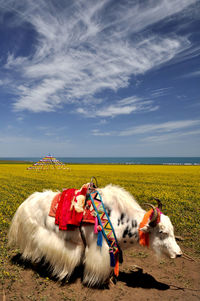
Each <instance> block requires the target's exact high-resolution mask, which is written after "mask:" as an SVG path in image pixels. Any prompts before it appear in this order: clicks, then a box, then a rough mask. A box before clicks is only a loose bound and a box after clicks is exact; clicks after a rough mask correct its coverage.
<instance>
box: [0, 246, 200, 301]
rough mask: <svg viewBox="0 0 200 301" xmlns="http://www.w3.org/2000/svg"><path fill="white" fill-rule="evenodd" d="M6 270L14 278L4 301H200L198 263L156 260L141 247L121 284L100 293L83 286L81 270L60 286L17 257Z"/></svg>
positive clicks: (1, 296)
mask: <svg viewBox="0 0 200 301" xmlns="http://www.w3.org/2000/svg"><path fill="white" fill-rule="evenodd" d="M187 253H188V251H187ZM135 265H137V266H138V267H135ZM7 270H9V271H10V272H11V274H12V273H14V274H15V277H14V278H13V277H9V275H8V278H7V279H5V280H4V283H3V284H2V289H1V292H0V300H3V301H8V300H9V301H12V300H36V301H39V300H40V301H46V300H50V301H51V300H67V301H70V300H71V301H75V300H82V301H84V300H90V301H93V300H99V299H101V300H106V301H107V300H108V301H111V300H112V301H115V300H116V301H119V300H133V299H137V300H141V301H142V300H159V301H160V300H161V299H162V300H190V301H192V300H200V272H199V271H200V260H199V259H196V260H195V261H188V260H186V259H184V258H177V259H176V260H170V259H167V258H162V259H157V258H156V257H155V255H154V254H153V253H152V252H151V251H150V250H147V249H144V248H141V247H140V246H137V247H134V248H132V249H129V250H127V251H125V252H124V263H123V264H122V265H121V267H120V274H119V279H118V282H117V283H116V284H110V285H109V287H103V288H98V289H94V288H87V287H84V286H83V285H82V283H81V275H82V269H78V270H77V271H76V273H75V274H74V277H73V278H72V279H71V281H70V282H69V283H66V282H65V283H60V282H57V281H56V280H54V279H50V278H49V275H48V273H47V270H46V267H44V266H39V267H38V266H37V267H34V266H32V265H30V264H24V263H23V262H22V261H20V259H19V257H18V256H14V257H11V258H10V259H8V261H7Z"/></svg>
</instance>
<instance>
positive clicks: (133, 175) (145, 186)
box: [0, 164, 200, 277]
mask: <svg viewBox="0 0 200 301" xmlns="http://www.w3.org/2000/svg"><path fill="white" fill-rule="evenodd" d="M28 166H30V165H28V164H0V254H1V255H0V261H1V262H4V260H5V256H6V257H9V256H10V255H9V254H11V253H9V252H11V250H9V249H8V248H7V232H8V227H9V224H10V222H11V219H12V217H13V215H14V213H15V211H16V209H17V207H18V206H19V205H20V204H21V203H22V202H23V201H24V200H25V199H26V198H27V197H28V196H29V195H30V194H31V193H33V192H35V191H43V190H45V189H52V190H62V189H63V188H72V187H75V188H79V187H81V186H82V184H84V183H87V182H89V181H90V178H91V177H92V176H95V177H96V178H97V180H98V183H99V186H100V187H103V186H105V185H107V184H109V183H113V184H116V185H120V186H122V187H124V188H125V189H127V190H128V191H129V192H130V193H132V194H133V195H134V196H135V198H136V199H137V200H138V202H139V203H140V204H141V205H142V203H144V202H147V201H152V203H154V204H156V203H155V201H153V197H157V198H159V199H161V200H162V202H163V213H165V214H167V215H168V216H169V217H170V218H171V221H172V223H173V224H174V227H175V232H176V234H177V235H181V236H182V237H183V238H185V241H184V242H183V246H185V247H186V248H188V247H189V248H190V250H191V252H192V253H195V256H196V255H198V254H199V252H200V238H199V233H200V166H160V165H70V166H68V167H69V168H70V169H65V170H49V171H35V170H27V167H28ZM1 277H2V274H1Z"/></svg>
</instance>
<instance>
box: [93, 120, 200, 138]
mask: <svg viewBox="0 0 200 301" xmlns="http://www.w3.org/2000/svg"><path fill="white" fill-rule="evenodd" d="M199 127H200V120H179V121H169V122H164V123H153V124H145V125H140V126H135V127H132V128H128V129H126V130H123V131H116V130H111V131H107V132H103V131H100V130H99V129H94V130H92V132H91V133H92V135H94V136H120V137H126V136H127V137H128V136H138V137H139V138H140V141H145V142H158V141H164V140H169V138H170V139H174V138H176V139H177V138H181V137H183V136H190V135H198V134H199V133H200V128H199Z"/></svg>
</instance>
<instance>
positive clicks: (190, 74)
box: [182, 70, 200, 78]
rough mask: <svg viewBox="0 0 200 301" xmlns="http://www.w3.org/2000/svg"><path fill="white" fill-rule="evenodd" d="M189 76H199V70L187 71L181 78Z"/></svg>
mask: <svg viewBox="0 0 200 301" xmlns="http://www.w3.org/2000/svg"><path fill="white" fill-rule="evenodd" d="M183 77H184V78H190V77H200V70H197V71H193V72H189V73H187V74H184V75H183V76H182V78H183Z"/></svg>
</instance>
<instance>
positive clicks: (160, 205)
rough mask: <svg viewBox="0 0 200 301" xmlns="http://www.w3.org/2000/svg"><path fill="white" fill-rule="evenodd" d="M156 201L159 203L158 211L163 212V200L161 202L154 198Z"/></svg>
mask: <svg viewBox="0 0 200 301" xmlns="http://www.w3.org/2000/svg"><path fill="white" fill-rule="evenodd" d="M154 200H156V201H157V203H158V209H159V210H162V202H161V200H159V199H158V198H154Z"/></svg>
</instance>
